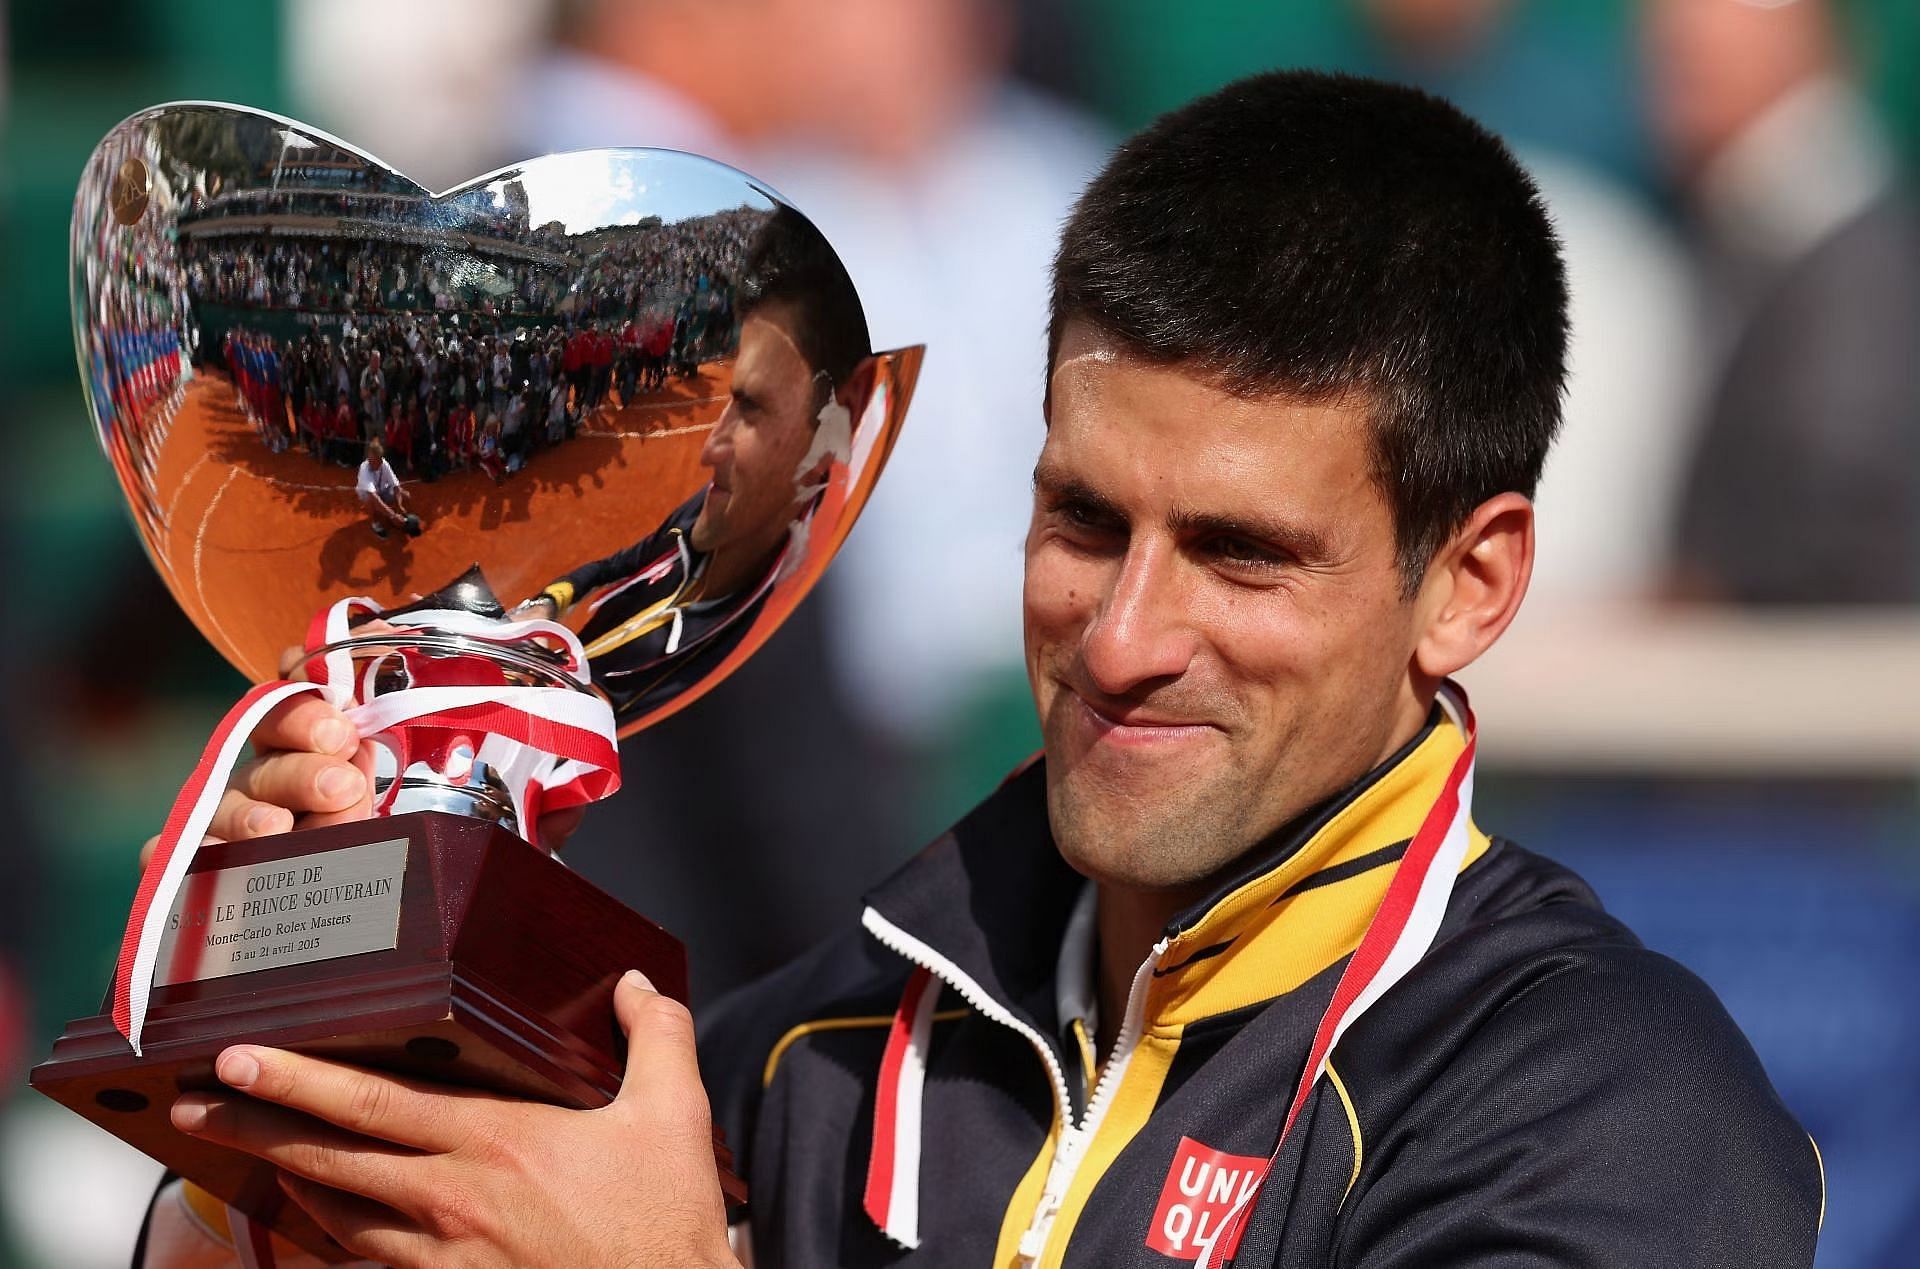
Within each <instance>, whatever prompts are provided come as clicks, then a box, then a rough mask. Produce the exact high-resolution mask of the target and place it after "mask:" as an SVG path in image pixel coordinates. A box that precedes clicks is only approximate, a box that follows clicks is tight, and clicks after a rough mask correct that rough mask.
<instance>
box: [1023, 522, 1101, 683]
mask: <svg viewBox="0 0 1920 1269" xmlns="http://www.w3.org/2000/svg"><path fill="white" fill-rule="evenodd" d="M1099 576H1100V574H1099V568H1098V567H1097V566H1096V565H1095V564H1094V563H1093V562H1091V561H1089V560H1086V559H1084V558H1082V557H1079V556H1077V555H1076V554H1075V553H1074V552H1072V551H1070V550H1068V549H1066V548H1065V547H1064V546H1062V545H1061V544H1059V543H1057V542H1049V541H1046V540H1044V539H1041V540H1029V542H1028V544H1027V570H1026V581H1025V585H1024V587H1023V589H1022V602H1023V606H1024V614H1025V624H1026V639H1027V656H1028V658H1029V660H1041V659H1048V658H1052V657H1057V656H1059V655H1061V654H1062V653H1063V652H1064V651H1065V650H1068V649H1071V648H1072V647H1073V646H1075V645H1077V643H1078V642H1079V638H1080V632H1081V630H1083V629H1084V628H1085V626H1086V623H1087V621H1088V620H1089V619H1090V618H1091V617H1092V615H1093V611H1094V608H1095V606H1096V604H1095V597H1096V595H1097V594H1098V587H1099Z"/></svg>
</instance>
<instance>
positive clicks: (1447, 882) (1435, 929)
mask: <svg viewBox="0 0 1920 1269" xmlns="http://www.w3.org/2000/svg"><path fill="white" fill-rule="evenodd" d="M1440 705H1441V708H1443V709H1444V710H1446V712H1447V715H1448V717H1449V718H1451V719H1452V720H1453V723H1454V725H1455V726H1457V727H1458V728H1459V729H1460V730H1461V732H1462V733H1463V734H1464V735H1465V736H1466V739H1467V743H1466V746H1465V747H1464V748H1463V749H1461V751H1460V756H1459V757H1457V758H1455V759H1454V762H1453V770H1452V771H1450V772H1449V773H1448V774H1447V782H1446V784H1445V785H1443V786H1442V787H1441V790H1440V796H1439V798H1438V799H1436V800H1435V801H1434V804H1433V806H1432V807H1431V808H1429V809H1428V811H1427V815H1426V818H1425V819H1424V820H1423V821H1422V822H1421V824H1420V831H1419V832H1417V833H1415V834H1414V837H1413V841H1412V842H1411V843H1410V844H1409V845H1408V847H1407V853H1406V854H1405V856H1403V857H1402V858H1401V860H1400V865H1399V867H1397V868H1396V869H1394V874H1393V880H1392V881H1390V882H1389V883H1387V893H1386V895H1385V896H1384V897H1383V898H1382V899H1381V900H1380V906H1379V908H1377V909H1376V910H1375V911H1374V914H1373V919H1372V920H1370V921H1369V922H1368V923H1367V930H1366V933H1365V934H1363V935H1362V936H1361V938H1360V946H1359V947H1358V948H1357V949H1355V951H1354V953H1353V956H1352V958H1351V959H1349V960H1348V961H1347V967H1346V969H1345V970H1344V971H1342V973H1341V975H1340V982H1339V985H1338V986H1336V987H1335V988H1334V990H1333V1000H1332V1001H1331V1002H1330V1003H1329V1004H1328V1005H1327V1010H1326V1012H1325V1013H1324V1014H1322V1015H1321V1017H1320V1025H1319V1027H1318V1028H1316V1029H1315V1031H1314V1035H1313V1045H1312V1047H1311V1048H1309V1049H1308V1050H1307V1064H1306V1067H1305V1069H1303V1070H1302V1071H1301V1072H1300V1083H1299V1084H1298V1085H1297V1086H1296V1087H1295V1088H1294V1092H1293V1101H1292V1102H1291V1103H1290V1104H1289V1105H1288V1107H1287V1117H1286V1120H1285V1121H1284V1122H1283V1123H1282V1125H1281V1128H1280V1139H1279V1140H1278V1141H1276V1142H1275V1143H1274V1146H1273V1155H1272V1158H1271V1159H1270V1160H1269V1161H1268V1171H1267V1173H1266V1174H1265V1175H1263V1176H1262V1177H1261V1179H1260V1180H1259V1181H1258V1182H1256V1183H1255V1184H1254V1185H1253V1186H1252V1187H1251V1188H1249V1189H1248V1190H1247V1191H1246V1192H1245V1193H1243V1194H1241V1195H1240V1198H1239V1201H1238V1202H1236V1203H1235V1204H1234V1205H1233V1208H1232V1209H1231V1210H1230V1211H1229V1212H1228V1213H1227V1217H1226V1219H1225V1220H1224V1221H1222V1222H1221V1224H1220V1233H1219V1235H1218V1236H1217V1237H1216V1238H1215V1239H1213V1241H1212V1242H1210V1243H1208V1244H1207V1246H1206V1248H1205V1249H1204V1250H1203V1251H1202V1253H1201V1255H1200V1259H1199V1262H1198V1263H1197V1265H1196V1266H1195V1269H1219V1267H1220V1266H1222V1265H1225V1264H1227V1263H1229V1262H1230V1261H1232V1259H1233V1255H1234V1252H1235V1251H1236V1250H1237V1249H1238V1248H1239V1246H1240V1238H1241V1236H1242V1235H1243V1234H1244V1233H1245V1232H1246V1227H1247V1219H1248V1217H1249V1216H1250V1215H1251V1214H1252V1212H1253V1205H1254V1203H1255V1202H1256V1201H1257V1200H1258V1199H1259V1196H1260V1190H1261V1188H1262V1187H1263V1186H1264V1185H1265V1183H1266V1178H1267V1177H1268V1176H1271V1175H1272V1164H1273V1163H1275V1162H1277V1161H1278V1160H1279V1158H1280V1149H1281V1147H1282V1146H1284V1145H1285V1144H1286V1141H1287V1135H1288V1134H1289V1133H1291V1132H1292V1131H1293V1126H1294V1123H1295V1122H1296V1121H1297V1120H1298V1119H1299V1118H1300V1112H1301V1110H1302V1109H1303V1108H1305V1106H1306V1104H1307V1098H1308V1097H1309V1096H1310V1095H1311V1094H1312V1092H1313V1086H1314V1085H1315V1084H1316V1083H1318V1082H1319V1079H1320V1076H1321V1073H1322V1072H1324V1071H1325V1070H1326V1069H1327V1057H1328V1055H1329V1054H1331V1053H1332V1052H1333V1046H1334V1045H1336V1044H1338V1043H1339V1042H1340V1037H1341V1036H1343V1035H1345V1034H1346V1032H1347V1029H1348V1028H1349V1027H1351V1026H1352V1025H1353V1023H1354V1022H1355V1021H1356V1020H1357V1019H1358V1018H1359V1017H1360V1015H1361V1014H1363V1013H1365V1012H1366V1011H1367V1010H1368V1009H1369V1008H1370V1007H1372V1005H1373V1003H1374V1002H1375V1001H1376V1000H1379V999H1380V997H1382V996H1384V995H1385V994H1386V993H1387V991H1388V990H1389V989H1390V988H1392V986H1393V985H1394V984H1395V983H1397V982H1399V981H1400V980H1401V979H1402V978H1404V977H1405V976H1406V974H1407V971H1408V970H1410V969H1412V968H1413V967H1414V966H1415V965H1416V964H1418V963H1419V960H1420V958H1421V957H1422V956H1425V955H1426V954H1427V949H1428V948H1430V947H1432V946H1433V940H1434V936H1435V935H1437V934H1438V933H1439V932H1440V921H1441V918H1443V917H1444V916H1445V915H1446V911H1447V900H1448V899H1449V898H1450V897H1451V896H1452V894H1453V883H1454V880H1455V878H1457V877H1458V876H1459V875H1460V866H1461V864H1462V862H1463V861H1464V860H1465V859H1466V856H1467V847H1468V845H1469V844H1470V842H1471V839H1472V831H1471V828H1472V818H1473V817H1472V807H1473V761H1474V749H1475V743H1476V735H1477V732H1476V725H1475V722H1474V717H1473V710H1472V709H1471V708H1470V707H1469V706H1468V704H1467V696H1466V693H1465V692H1463V691H1461V690H1460V688H1459V687H1458V686H1457V685H1455V684H1454V683H1451V682H1448V683H1444V684H1442V685H1441V688H1440Z"/></svg>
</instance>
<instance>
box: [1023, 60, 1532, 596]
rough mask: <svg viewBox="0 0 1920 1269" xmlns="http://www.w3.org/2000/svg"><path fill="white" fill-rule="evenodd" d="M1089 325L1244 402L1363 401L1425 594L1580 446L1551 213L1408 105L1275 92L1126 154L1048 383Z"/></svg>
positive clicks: (1177, 118)
mask: <svg viewBox="0 0 1920 1269" xmlns="http://www.w3.org/2000/svg"><path fill="white" fill-rule="evenodd" d="M1073 319H1079V320H1083V321H1086V322H1089V323H1091V324H1093V325H1094V326H1096V327H1098V328H1099V329H1101V330H1102V331H1104V332H1105V333H1107V334H1108V335H1109V336H1110V337H1112V338H1115V339H1117V340H1118V341H1119V342H1120V343H1121V344H1122V346H1124V347H1126V348H1128V349H1129V350H1130V351H1132V352H1135V353H1137V354H1138V355H1140V356H1143V357H1146V358H1149V359H1152V360H1154V361H1157V362H1161V363H1163V364H1191V365H1193V366H1194V367H1196V368H1197V369H1199V370H1200V371H1201V372H1202V373H1204V374H1207V375H1209V376H1211V377H1213V378H1214V379H1215V380H1216V381H1217V382H1219V383H1220V384H1221V385H1222V386H1224V387H1225V388H1227V389H1228V390H1229V391H1233V392H1236V393H1244V394H1246V395H1249V396H1258V395H1264V394H1268V393H1288V394H1293V395H1297V396H1301V397H1304V398H1307V399H1309V400H1315V401H1330V400H1334V399H1336V398H1339V397H1342V396H1347V395H1350V394H1351V395H1353V396H1355V397H1356V398H1357V399H1360V400H1363V401H1366V402H1367V403H1368V405H1369V406H1370V408H1371V411H1372V416H1373V418H1372V422H1373V427H1372V433H1373V434H1372V438H1371V440H1372V447H1373V458H1374V475H1375V479H1376V481H1377V482H1378V484H1379V486H1380V488H1381V491H1382V493H1383V494H1384V495H1385V497H1386V500H1387V503H1388V505H1389V506H1390V507H1391V508H1392V511H1393V518H1394V536H1395V543H1396V547H1397V553H1398V557H1399V564H1400V568H1401V573H1402V577H1403V580H1404V583H1405V589H1406V591H1407V593H1409V594H1411V593H1412V591H1413V590H1414V589H1415V588H1417V586H1418V584H1419V581H1420V578H1421V576H1422V575H1423V574H1424V572H1425V571H1426V567H1427V565H1428V564H1429V563H1430V562H1431V560H1432V558H1433V555H1434V552H1435V551H1437V550H1438V549H1439V548H1440V546H1441V545H1442V544H1444V543H1445V542H1446V540H1447V538H1448V537H1450V536H1451V535H1452V534H1453V533H1454V532H1455V531H1456V530H1458V529H1459V527H1460V526H1461V525H1462V524H1463V523H1465V521H1466V518H1467V516H1468V515H1470V514H1471V513H1472V511H1473V509H1474V508H1475V507H1476V506H1478V505H1479V504H1480V503H1482V502H1484V501H1485V500H1486V499H1488V498H1490V497H1492V496H1494V495H1495V494H1498V493H1501V492H1504V491H1506V490H1517V491H1518V492H1521V493H1524V494H1527V495H1528V496H1531V495H1532V493H1533V490H1534V487H1535V486H1536V485H1537V484H1538V482H1539V479H1540V469H1541V466H1542V464H1543V463H1544V462H1545V461H1546V453H1547V447H1548V446H1549V445H1550V444H1551V443H1552V440H1553V435H1554V433H1555V431H1556V430H1557V429H1558V427H1559V422H1560V393H1561V386H1562V383H1563V380H1564V378H1565V362H1566V345H1567V288H1566V277H1565V270H1564V268H1563V266H1562V264H1561V259H1560V251H1559V246H1558V244H1557V242H1556V240H1555V238H1554V234H1553V228H1552V225H1551V224H1550V223H1549V221H1548V218H1547V213H1546V209H1545V207H1544V206H1543V205H1542V203H1541V200H1540V195H1539V192H1538V190H1536V189H1535V188H1534V185H1533V182H1532V181H1531V180H1530V179H1528V177H1527V175H1526V173H1525V172H1523V171H1522V170H1521V168H1520V166H1519V164H1518V163H1516V162H1515V161H1514V158H1513V156H1512V155H1511V154H1510V153H1508V151H1507V149H1506V147H1505V146H1504V145H1502V144H1501V143H1500V141H1499V140H1498V139H1497V138H1495V137H1494V136H1493V135H1492V134H1491V133H1489V132H1488V131H1486V129H1484V128H1482V127H1481V126H1480V125H1479V124H1477V123H1475V122H1473V120H1471V119H1469V118H1467V117H1466V116H1465V115H1463V114H1461V113H1460V111H1458V110H1457V109H1455V108H1454V107H1453V106H1451V105H1449V104H1448V103H1446V102H1444V101H1442V100H1440V99H1439V98H1437V97H1433V96H1430V95H1429V94H1427V93H1423V92H1420V91H1418V90H1416V89H1412V88H1406V87H1402V86H1399V85H1395V84H1385V83H1379V82H1376V81H1373V80H1367V79H1360V78H1356V77H1354V76H1349V75H1331V74H1323V73H1319V72H1307V71H1283V72H1275V73H1271V74H1264V75H1256V76H1253V77H1251V78H1249V79H1243V80H1240V81H1239V82H1237V83H1234V84H1230V85H1228V86H1227V87H1226V88H1223V89H1221V90H1220V91H1218V92H1216V93H1214V94H1212V95H1211V96H1208V97H1203V98H1201V99H1200V100H1198V101H1196V102H1193V103H1192V104H1190V105H1187V106H1185V107H1182V108H1181V109H1179V110H1176V111H1174V112H1172V113H1171V114H1168V115H1165V116H1162V117H1161V118H1160V119H1159V120H1157V121H1156V122H1155V123H1153V124H1152V125H1150V126H1149V127H1148V128H1147V129H1146V130H1145V131H1144V132H1141V133H1140V134H1139V135H1137V136H1135V137H1133V138H1132V139H1130V140H1128V141H1127V142H1125V143H1124V144H1123V145H1122V146H1121V147H1120V149H1119V150H1118V152H1117V153H1116V154H1115V155H1114V157H1113V158H1112V160H1111V161H1109V162H1108V164H1107V166H1106V168H1105V169H1104V170H1103V171H1102V172H1101V173H1100V175H1099V176H1098V177H1096V178H1095V179H1094V181H1093V183H1092V184H1091V185H1089V186H1088V187H1087V190H1086V192H1085V193H1084V194H1082V195H1081V197H1080V200H1079V202H1078V203H1077V204H1076V205H1075V207H1074V210H1073V214H1072V216H1071V217H1070V218H1069V220H1068V222H1067V226H1066V229H1065V230H1064V232H1063V233H1062V235H1061V240H1060V250H1059V253H1058V255H1057V256H1056V258H1055V260H1054V268H1053V300H1052V312H1051V322H1050V326H1049V331H1048V356H1047V362H1048V366H1049V368H1051V366H1052V364H1053V361H1054V359H1055V358H1056V357H1057V356H1058V354H1059V350H1060V338H1061V333H1062V330H1063V329H1064V327H1065V325H1066V323H1067V322H1068V321H1070V320H1073ZM1049 373H1051V369H1049Z"/></svg>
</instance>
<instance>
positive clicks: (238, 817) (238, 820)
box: [207, 789, 293, 842]
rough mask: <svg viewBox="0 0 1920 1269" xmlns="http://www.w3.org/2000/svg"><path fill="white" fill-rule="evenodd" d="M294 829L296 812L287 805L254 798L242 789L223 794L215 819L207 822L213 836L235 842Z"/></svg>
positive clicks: (215, 812)
mask: <svg viewBox="0 0 1920 1269" xmlns="http://www.w3.org/2000/svg"><path fill="white" fill-rule="evenodd" d="M292 828H293V812H292V811H290V810H288V809H287V808H286V807H284V806H276V805H274V804H273V803H271V802H261V801H258V800H256V799H254V798H250V797H248V796H247V795H246V794H245V793H242V792H241V791H240V790H238V789H228V790H227V791H226V792H225V793H223V794H221V795H220V805H219V806H218V807H217V808H216V809H215V810H214V813H213V820H212V822H211V823H209V824H208V825H207V831H208V835H209V836H213V837H221V838H225V839H226V840H227V841H232V842H239V841H246V840H248V839H249V838H254V837H271V836H273V835H274V834H275V833H285V832H288V831H290V830H291V829H292Z"/></svg>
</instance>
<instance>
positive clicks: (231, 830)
mask: <svg viewBox="0 0 1920 1269" xmlns="http://www.w3.org/2000/svg"><path fill="white" fill-rule="evenodd" d="M305 659H306V653H305V651H304V650H302V649H300V648H289V649H287V650H286V651H285V652H283V653H281V655H280V677H282V678H285V679H304V678H306V674H305V671H304V668H303V662H304V661H305ZM253 750H254V757H253V759H252V760H251V761H249V762H247V763H245V764H243V765H242V766H239V767H237V768H235V769H234V773H233V778H232V779H231V780H230V781H229V782H228V787H227V792H226V795H225V796H224V797H222V798H221V800H220V808H219V810H217V811H216V812H214V816H213V822H212V823H211V824H210V825H208V827H207V840H208V841H209V842H217V841H241V840H243V839H245V838H249V837H270V836H272V835H273V834H275V833H287V832H291V831H293V830H294V829H296V828H319V827H321V826H322V825H326V824H340V823H344V822H346V821H348V820H363V819H366V818H367V817H368V816H370V815H372V814H373V746H372V745H371V744H369V743H367V742H365V741H363V740H361V739H360V737H359V735H358V733H356V732H355V731H354V727H353V724H352V723H350V722H348V721H347V718H346V715H344V714H342V713H341V712H340V711H339V710H337V709H335V708H334V707H333V706H331V705H329V704H327V702H326V701H324V700H322V699H320V698H319V697H318V696H311V695H308V696H296V697H294V698H293V699H292V700H288V701H282V702H281V703H280V704H279V705H277V706H275V707H274V709H273V710H271V711H270V712H269V713H268V714H267V716H266V717H265V718H264V719H262V720H261V722H260V726H259V727H257V728H256V729H255V730H254V733H253ZM159 841H160V839H159V837H158V836H154V837H149V838H148V839H147V841H146V844H145V845H144V846H142V847H141V848H140V865H141V867H143V868H144V867H145V866H146V863H147V860H148V859H150V858H152V856H153V851H154V848H155V847H156V846H157V845H158V844H159Z"/></svg>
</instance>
